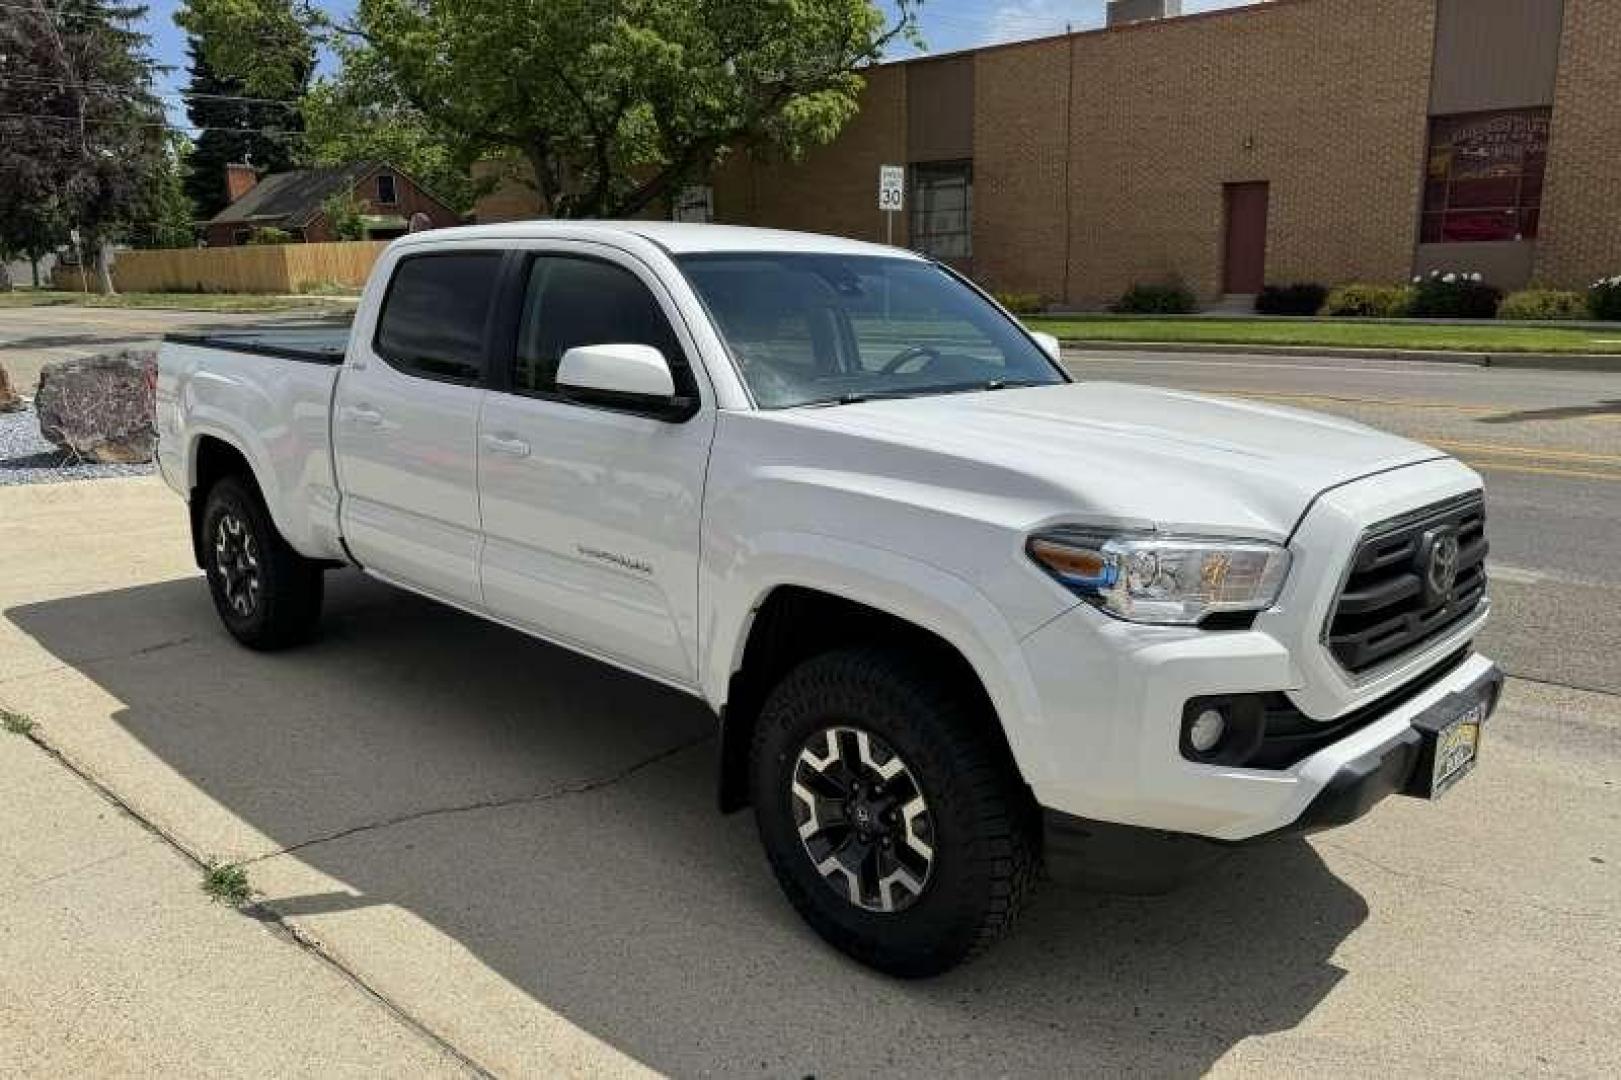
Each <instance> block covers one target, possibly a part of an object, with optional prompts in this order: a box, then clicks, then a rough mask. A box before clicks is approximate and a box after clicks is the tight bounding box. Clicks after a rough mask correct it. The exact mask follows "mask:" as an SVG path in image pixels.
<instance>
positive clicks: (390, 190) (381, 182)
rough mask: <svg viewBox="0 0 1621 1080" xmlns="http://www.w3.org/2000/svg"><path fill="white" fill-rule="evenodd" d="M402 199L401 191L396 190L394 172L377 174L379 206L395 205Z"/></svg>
mask: <svg viewBox="0 0 1621 1080" xmlns="http://www.w3.org/2000/svg"><path fill="white" fill-rule="evenodd" d="M399 201H400V195H399V192H398V191H396V190H394V174H393V173H378V174H377V203H378V205H379V206H393V205H394V204H395V203H397V202H399Z"/></svg>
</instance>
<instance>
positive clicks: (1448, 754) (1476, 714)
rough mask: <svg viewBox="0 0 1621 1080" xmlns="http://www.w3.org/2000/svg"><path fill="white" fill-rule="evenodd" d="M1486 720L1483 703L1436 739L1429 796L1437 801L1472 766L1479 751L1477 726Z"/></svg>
mask: <svg viewBox="0 0 1621 1080" xmlns="http://www.w3.org/2000/svg"><path fill="white" fill-rule="evenodd" d="M1485 720H1486V703H1485V702H1481V703H1479V704H1477V705H1473V706H1471V707H1470V708H1469V709H1467V710H1466V711H1465V712H1464V714H1463V715H1462V716H1460V717H1458V718H1457V719H1456V720H1454V721H1452V723H1450V724H1448V725H1447V726H1446V727H1445V728H1443V729H1442V730H1441V732H1440V733H1439V734H1438V735H1437V736H1436V737H1435V766H1434V771H1433V772H1432V774H1431V780H1430V797H1431V798H1432V799H1433V798H1439V797H1440V796H1441V794H1442V793H1443V792H1445V791H1446V790H1447V789H1448V788H1450V787H1451V786H1452V785H1453V784H1455V783H1457V782H1458V781H1459V780H1461V779H1463V777H1464V775H1465V774H1466V773H1468V772H1469V770H1470V769H1471V768H1473V767H1474V764H1475V758H1476V756H1477V755H1478V754H1479V752H1480V725H1481V724H1483V723H1484V722H1485Z"/></svg>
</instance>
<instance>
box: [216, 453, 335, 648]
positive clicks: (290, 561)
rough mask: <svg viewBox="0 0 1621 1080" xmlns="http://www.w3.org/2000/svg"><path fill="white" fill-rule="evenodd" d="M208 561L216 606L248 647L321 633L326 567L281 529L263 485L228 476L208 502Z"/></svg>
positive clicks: (276, 644)
mask: <svg viewBox="0 0 1621 1080" xmlns="http://www.w3.org/2000/svg"><path fill="white" fill-rule="evenodd" d="M202 530H203V534H202V537H201V541H202V544H201V547H202V552H203V569H204V571H206V572H207V574H208V591H209V593H210V594H211V595H212V596H213V598H214V610H215V611H217V612H218V613H219V617H220V621H221V622H223V623H224V624H225V629H227V630H229V631H230V632H231V636H232V637H234V638H236V639H237V640H238V641H240V642H241V643H242V644H244V645H246V646H247V647H248V648H250V649H259V650H264V651H269V650H274V649H285V648H287V647H289V646H292V645H297V644H300V643H302V642H304V641H307V640H309V638H310V637H311V636H312V635H313V634H314V633H315V627H316V624H317V623H318V622H319V620H320V617H321V601H322V598H323V595H324V575H323V573H322V570H321V567H320V565H319V564H317V563H315V562H313V561H311V560H309V559H306V558H304V557H303V556H302V555H300V554H299V553H298V552H296V551H294V550H293V549H292V548H291V547H290V546H289V545H288V543H287V541H286V540H283V539H282V536H281V534H280V533H279V532H277V531H276V526H275V523H274V522H272V521H271V520H270V512H269V511H268V510H267V509H266V508H265V504H264V500H263V499H262V498H261V497H260V495H259V492H258V491H257V490H256V489H255V488H254V487H253V486H252V485H251V484H249V483H247V482H246V481H244V480H243V479H242V478H241V477H237V476H227V477H225V478H224V479H223V480H220V481H219V482H218V483H217V484H215V485H214V486H213V487H212V488H210V489H209V491H208V496H207V499H206V501H205V502H204V504H203V516H202Z"/></svg>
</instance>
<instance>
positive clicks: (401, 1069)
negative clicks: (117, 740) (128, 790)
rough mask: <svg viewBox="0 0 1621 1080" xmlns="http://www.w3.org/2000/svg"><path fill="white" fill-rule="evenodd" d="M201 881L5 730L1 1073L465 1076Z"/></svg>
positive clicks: (325, 967)
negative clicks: (215, 897)
mask: <svg viewBox="0 0 1621 1080" xmlns="http://www.w3.org/2000/svg"><path fill="white" fill-rule="evenodd" d="M201 880H202V878H201V871H200V869H199V868H198V866H197V865H196V864H195V863H193V862H192V861H191V860H189V859H187V858H185V857H184V856H182V855H181V854H179V853H178V852H177V851H175V849H174V848H173V847H172V846H170V845H169V844H168V843H167V842H166V841H164V840H163V839H162V838H160V837H158V836H156V835H155V834H153V833H152V832H151V831H150V830H149V829H147V828H145V827H143V826H142V825H141V824H140V823H139V822H137V821H136V820H135V819H134V818H132V817H130V816H129V815H128V814H126V813H125V812H124V811H123V810H121V809H120V808H119V807H118V806H116V805H115V804H114V803H113V802H111V801H109V800H108V799H107V798H106V797H104V796H103V795H102V793H100V792H99V791H97V790H96V789H95V788H94V787H93V786H91V785H90V784H88V783H86V782H85V781H84V780H82V779H80V777H78V776H77V775H75V774H74V773H73V772H72V771H70V770H69V769H68V768H67V767H66V766H65V765H63V764H62V763H61V762H60V761H58V760H56V759H55V758H53V757H52V755H51V754H49V753H48V752H47V751H46V750H45V749H44V748H42V747H41V746H39V745H36V744H35V743H34V742H33V741H32V740H31V739H30V738H28V737H27V736H23V735H17V734H10V733H6V732H0V906H3V909H4V912H5V915H4V917H3V918H0V1076H24V1075H26V1076H135V1075H147V1076H156V1075H163V1076H204V1075H214V1076H219V1075H224V1074H241V1073H244V1072H255V1073H257V1072H277V1073H283V1074H292V1073H297V1074H303V1075H312V1076H313V1075H323V1076H332V1075H362V1074H378V1073H384V1072H394V1073H411V1074H413V1075H423V1076H457V1075H467V1074H468V1073H469V1072H470V1070H469V1069H468V1068H467V1067H466V1066H465V1065H464V1064H463V1063H462V1062H460V1061H459V1060H457V1059H456V1058H455V1057H454V1056H452V1055H451V1054H449V1053H447V1052H446V1050H445V1048H444V1047H443V1046H442V1045H441V1044H439V1043H438V1042H437V1041H436V1040H434V1039H433V1038H431V1037H430V1036H428V1035H427V1034H426V1033H424V1032H422V1031H421V1030H419V1029H418V1028H416V1027H415V1026H413V1025H412V1024H410V1023H408V1022H407V1021H405V1020H403V1019H402V1018H401V1017H400V1016H399V1015H398V1014H397V1013H396V1012H395V1011H394V1010H392V1009H390V1008H389V1007H388V1006H387V1005H386V1004H384V1003H383V1002H382V1001H380V1000H379V999H377V998H376V997H375V996H373V995H372V994H370V993H368V992H367V991H365V990H364V989H362V988H361V987H359V986H358V985H357V984H356V983H355V982H354V981H353V980H352V979H350V978H349V977H348V976H347V975H345V974H344V973H343V972H341V971H340V970H338V969H337V968H336V967H334V966H333V965H331V964H330V963H328V962H326V961H325V960H323V959H321V958H320V957H319V956H318V955H316V954H315V953H313V952H311V951H309V950H306V949H303V948H300V947H299V946H297V945H295V944H292V943H290V942H289V941H287V940H285V939H284V938H283V939H278V937H277V936H276V935H275V934H274V933H273V932H272V928H271V927H269V926H267V925H261V924H259V923H257V922H254V921H253V920H251V919H248V918H244V917H243V916H242V915H241V914H239V913H238V912H236V911H235V910H233V909H231V908H229V907H226V906H221V905H218V904H213V903H210V902H209V900H208V898H207V897H206V896H204V895H203V892H202V890H201V889H200V888H199V885H200V882H201Z"/></svg>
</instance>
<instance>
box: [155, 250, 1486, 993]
mask: <svg viewBox="0 0 1621 1080" xmlns="http://www.w3.org/2000/svg"><path fill="white" fill-rule="evenodd" d="M1057 353H1058V350H1057V343H1056V342H1055V341H1053V340H1052V339H1050V338H1047V337H1045V336H1044V335H1040V334H1032V333H1029V332H1027V331H1026V330H1025V329H1024V327H1022V326H1021V325H1020V323H1019V322H1018V321H1017V320H1015V319H1014V318H1012V317H1011V316H1010V315H1008V314H1007V313H1006V312H1005V311H1003V310H1002V309H1001V308H1000V307H998V306H997V305H996V304H995V303H994V302H993V301H992V300H991V299H989V298H988V297H987V296H986V295H985V294H983V293H982V292H980V291H979V290H978V289H976V288H975V287H974V286H973V285H972V284H970V283H969V282H968V281H966V280H965V279H963V278H962V277H960V276H958V275H957V274H956V273H954V272H953V271H951V270H950V269H948V268H946V267H944V266H941V265H939V264H937V263H935V262H932V261H930V260H928V259H925V258H922V257H919V256H917V255H914V254H910V253H906V252H902V251H898V250H895V249H892V248H886V247H878V246H874V245H869V244H862V243H855V242H852V241H848V240H840V239H833V238H828V237H821V236H810V235H803V234H797V233H785V232H771V231H762V230H753V229H736V228H725V227H719V226H699V225H677V224H669V223H656V222H631V223H607V222H599V223H567V222H528V223H519V224H512V225H503V226H488V227H478V228H469V229H450V230H444V231H440V232H430V233H424V234H420V235H415V236H410V237H406V238H405V239H402V240H399V241H396V242H395V243H394V244H393V245H391V246H390V247H389V248H388V249H387V251H386V252H385V253H384V254H383V256H382V258H381V260H380V261H379V263H378V265H377V268H376V271H375V272H374V273H373V275H372V278H371V281H370V283H369V284H368V285H367V287H366V291H365V295H364V297H363V298H362V300H361V303H360V307H359V310H358V313H357V315H356V317H355V320H354V325H353V328H352V331H351V332H349V333H347V334H342V333H340V334H338V335H336V336H333V335H330V334H328V335H323V334H321V333H319V332H306V333H297V332H280V333H277V332H274V331H269V330H267V331H265V332H263V333H258V334H243V335H236V336H233V337H228V338H211V339H196V338H193V339H185V338H177V339H173V340H171V341H170V342H168V343H166V344H165V345H164V347H163V350H162V354H161V357H160V360H159V379H158V427H159V434H160V444H159V461H160V464H161V468H162V472H163V475H164V477H165V478H166V479H167V481H168V483H169V484H170V485H171V486H173V487H174V489H175V490H176V491H178V492H180V493H181V494H182V495H183V496H184V497H185V498H186V499H187V500H188V501H189V503H190V507H191V522H192V537H193V544H194V546H195V550H196V557H197V561H198V563H199V565H200V566H202V568H203V569H204V570H205V571H206V572H207V580H208V586H209V588H210V590H211V591H212V593H213V598H214V603H215V606H216V607H217V608H218V611H219V615H220V618H221V619H222V620H223V621H224V623H225V626H226V628H227V629H228V630H229V631H230V632H231V633H232V634H234V635H235V636H236V637H237V638H238V639H239V640H241V641H242V642H243V643H244V644H246V645H248V646H250V647H253V648H259V649H270V648H279V647H283V646H288V645H292V644H294V643H297V642H301V641H303V640H305V639H307V638H308V637H310V636H311V634H312V631H313V630H314V628H315V625H316V622H317V619H318V617H319V614H320V608H321V598H322V575H323V572H324V571H326V570H327V569H329V568H332V567H336V566H339V565H345V564H347V565H351V566H357V567H359V568H361V569H362V570H364V571H365V572H366V573H368V574H371V575H373V576H374V577H376V578H378V579H381V580H382V581H385V582H388V583H390V584H393V585H397V586H399V587H401V588H405V589H410V590H413V591H415V592H418V593H421V594H423V595H425V596H428V597H432V598H434V599H436V600H440V601H443V602H444V603H446V604H450V605H453V606H455V607H458V608H462V609H464V610H467V611H470V612H475V613H477V614H479V615H482V616H484V617H486V618H489V619H492V620H495V621H497V622H500V623H504V624H506V625H508V626H510V627H513V628H514V629H517V630H519V631H522V632H524V633H527V634H532V635H534V636H536V637H539V638H543V639H545V640H547V641H550V642H554V643H556V644H558V645H561V646H564V647H566V648H570V649H575V650H578V651H580V652H582V653H586V654H588V655H590V656H593V657H597V658H599V659H601V660H603V661H605V662H607V663H610V664H614V665H616V666H618V667H621V668H624V669H625V670H627V671H630V672H634V673H636V674H638V675H642V676H645V677H647V678H650V679H655V680H658V681H659V682H662V683H666V684H668V685H670V686H673V687H676V688H678V689H680V690H683V691H685V692H687V693H689V694H692V695H694V696H696V697H699V698H702V699H703V700H704V701H705V702H707V703H708V704H709V706H710V707H711V708H713V709H714V711H715V712H716V714H717V715H718V716H719V718H720V734H719V738H718V742H719V790H720V802H721V806H722V808H723V809H725V810H735V809H739V808H742V807H744V806H752V807H753V810H754V813H755V815H756V818H757V821H758V825H759V831H760V837H761V840H762V841H763V844H764V847H765V850H766V853H767V855H768V857H769V861H770V864H771V867H772V869H773V871H774V872H775V874H776V877H777V879H778V880H779V881H780V882H781V885H782V888H783V890H784V891H785V892H786V893H787V895H788V898H789V899H790V900H791V901H792V903H793V904H794V906H795V907H796V908H798V910H799V911H800V913H801V914H802V915H803V916H804V917H805V919H806V920H808V921H809V923H810V924H811V925H812V926H813V927H814V928H815V929H816V930H817V931H818V932H820V933H821V934H822V935H823V936H824V937H826V938H827V939H828V940H829V941H831V942H832V943H833V944H834V945H836V946H838V947H839V948H841V949H843V950H845V951H846V952H848V953H850V954H851V955H853V956H855V957H857V958H859V959H861V960H863V961H865V962H867V963H869V964H871V965H873V966H875V967H878V968H881V969H883V970H886V971H890V972H894V973H896V974H901V975H924V974H929V973H933V972H938V971H942V970H944V969H946V968H948V967H950V966H951V965H953V964H955V963H957V962H959V961H961V960H963V959H964V958H966V957H968V956H969V955H971V954H973V953H974V952H975V951H976V950H978V949H980V948H981V947H983V946H984V945H986V944H987V943H989V942H991V941H992V940H994V939H995V938H996V937H997V936H998V935H999V934H1001V933H1002V932H1003V931H1004V930H1005V929H1006V928H1007V927H1008V926H1009V925H1010V923H1011V922H1012V921H1013V919H1014V916H1015V915H1016V913H1017V912H1018V910H1019V908H1020V907H1021V905H1022V904H1023V902H1024V901H1025V899H1026V898H1027V896H1028V895H1029V893H1030V889H1031V886H1032V884H1033V883H1034V881H1035V880H1036V878H1037V876H1038V874H1039V873H1040V870H1041V867H1042V865H1043V863H1044V862H1045V864H1046V865H1047V866H1048V868H1049V869H1050V870H1051V871H1052V873H1053V875H1054V876H1057V877H1064V876H1076V877H1081V878H1090V879H1092V880H1094V881H1105V882H1115V883H1119V884H1127V885H1137V886H1144V885H1148V886H1158V885H1163V884H1166V883H1168V882H1170V881H1171V880H1172V879H1174V878H1175V877H1176V876H1177V875H1178V874H1179V873H1181V872H1182V871H1184V870H1186V869H1187V868H1189V867H1192V866H1195V865H1197V864H1199V863H1201V862H1203V861H1207V860H1208V858H1209V857H1210V856H1211V855H1213V854H1219V853H1220V852H1222V851H1224V850H1226V849H1227V848H1229V847H1230V846H1231V845H1233V844H1236V843H1240V842H1246V841H1252V840H1256V839H1259V838H1270V837H1279V836H1292V835H1299V834H1303V833H1306V832H1310V831H1314V830H1317V829H1321V828H1325V827H1329V826H1333V825H1338V824H1343V823H1345V822H1348V821H1351V820H1352V819H1354V818H1356V817H1358V816H1359V815H1361V814H1362V813H1364V812H1365V811H1367V810H1368V809H1369V808H1370V807H1371V806H1372V805H1373V804H1374V803H1375V802H1377V801H1378V800H1379V799H1381V798H1383V797H1384V796H1386V795H1388V794H1392V793H1404V794H1408V795H1416V796H1420V797H1435V796H1437V795H1439V794H1440V793H1441V792H1442V791H1444V790H1446V789H1447V788H1448V787H1450V786H1451V785H1452V784H1453V783H1454V782H1455V781H1456V780H1457V779H1458V778H1459V777H1461V776H1463V775H1464V774H1465V773H1467V772H1468V771H1469V769H1470V768H1471V767H1472V766H1473V764H1474V761H1475V755H1476V750H1477V746H1478V741H1479V738H1480V733H1481V728H1482V725H1483V724H1484V722H1485V720H1486V719H1487V717H1488V716H1489V715H1490V714H1491V712H1492V710H1493V708H1494V707H1495V705H1496V702H1497V697H1498V694H1499V691H1500V688H1501V684H1502V676H1501V674H1500V673H1499V671H1498V669H1497V668H1496V666H1495V665H1494V664H1492V662H1491V661H1489V660H1488V659H1486V658H1485V657H1483V656H1480V655H1479V654H1477V653H1475V652H1474V651H1473V648H1472V644H1471V643H1472V641H1473V639H1474V637H1475V636H1476V634H1477V633H1478V632H1479V631H1480V629H1481V626H1482V624H1483V623H1484V621H1485V619H1486V615H1487V609H1488V600H1487V598H1486V576H1485V575H1486V566H1485V557H1486V539H1485V534H1484V526H1485V510H1484V502H1483V498H1482V489H1481V481H1480V478H1479V477H1478V476H1477V475H1476V474H1475V473H1474V472H1472V471H1471V470H1470V469H1468V468H1466V467H1465V466H1463V465H1462V464H1460V463H1459V462H1457V461H1455V460H1453V459H1452V458H1450V457H1448V456H1447V455H1445V454H1442V453H1439V452H1437V451H1435V450H1433V449H1431V448H1429V447H1426V446H1423V445H1420V444H1419V443H1415V442H1410V441H1408V440H1406V439H1401V438H1396V437H1393V436H1390V435H1386V434H1382V433H1380V432H1377V431H1374V430H1371V429H1369V428H1366V427H1362V426H1360V425H1357V424H1354V423H1349V422H1346V421H1343V420H1337V419H1331V418H1327V417H1322V416H1315V415H1312V414H1309V413H1304V412H1298V411H1294V410H1290V409H1284V408H1276V407H1272V406H1269V405H1263V404H1257V403H1255V402H1251V401H1228V400H1222V399H1220V398H1214V397H1207V396H1203V395H1199V394H1191V393H1178V392H1172V391H1166V390H1157V389H1148V388H1145V387H1139V386H1131V385H1123V384H1113V383H1103V382H1084V381H1081V382H1077V381H1072V380H1071V378H1070V377H1069V376H1068V375H1067V374H1066V373H1065V371H1064V369H1063V368H1062V367H1061V366H1060V364H1059V362H1058V355H1057Z"/></svg>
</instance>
